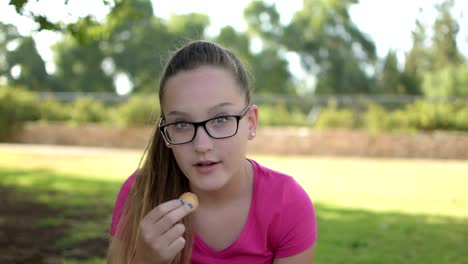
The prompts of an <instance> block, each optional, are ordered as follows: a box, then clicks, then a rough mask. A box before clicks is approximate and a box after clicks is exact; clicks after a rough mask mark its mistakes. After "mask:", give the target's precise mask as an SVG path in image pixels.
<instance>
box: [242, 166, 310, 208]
mask: <svg viewBox="0 0 468 264" xmlns="http://www.w3.org/2000/svg"><path fill="white" fill-rule="evenodd" d="M251 163H252V166H253V167H254V172H255V176H256V177H255V181H256V183H255V184H256V187H257V188H256V190H257V191H258V192H261V193H262V195H261V196H263V197H265V196H266V198H268V199H273V201H275V202H276V203H279V204H282V205H288V204H289V203H293V202H296V201H297V200H304V201H305V202H309V203H310V198H309V196H308V194H307V192H306V191H305V190H304V188H303V187H302V186H301V185H300V184H299V183H298V182H297V181H296V180H295V179H294V178H293V177H291V176H290V175H287V174H285V173H282V172H279V171H276V170H273V169H270V168H267V167H265V166H263V165H261V164H259V163H258V162H256V161H253V160H251Z"/></svg>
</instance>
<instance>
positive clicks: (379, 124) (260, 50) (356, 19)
mask: <svg viewBox="0 0 468 264" xmlns="http://www.w3.org/2000/svg"><path fill="white" fill-rule="evenodd" d="M467 11H468V2H467V1H464V0H432V1H422V0H421V1H416V0H414V1H403V0H398V1H397V0H395V1H384V0H373V1H372V0H361V1H358V0H341V1H338V0H289V1H282V0H278V1H273V0H269V1H267V0H264V1H247V0H241V1H228V2H226V1H214V0H200V1H187V0H174V1H156V0H154V1H151V0H86V1H85V0H82V1H77V0H37V1H36V0H10V1H2V2H1V3H0V142H1V143H0V263H103V262H104V259H105V252H106V249H107V243H108V226H109V224H110V220H111V214H112V208H113V202H114V199H115V196H116V195H117V192H118V190H119V188H120V186H121V184H122V182H123V181H124V180H125V179H126V177H128V175H130V174H131V173H132V172H133V170H134V169H135V168H136V167H137V166H138V162H139V160H140V157H141V155H142V154H143V149H144V147H145V145H146V143H147V140H148V136H149V134H150V133H151V129H152V127H153V126H154V125H155V121H156V120H157V118H158V117H159V105H158V99H157V82H158V78H159V74H160V72H161V71H162V67H163V66H164V63H165V61H166V60H167V58H168V57H169V55H170V52H172V51H173V50H175V49H176V48H177V47H180V46H182V45H183V44H184V43H187V42H188V41H190V40H195V39H208V40H212V41H215V42H217V43H219V44H221V45H223V46H225V47H228V48H230V49H232V50H234V51H235V52H236V53H237V54H238V55H239V57H240V58H241V59H242V61H243V62H244V63H245V64H246V65H247V66H248V68H249V70H250V72H251V75H252V77H253V86H254V88H255V96H254V101H255V103H256V104H257V105H259V107H260V129H259V131H258V136H257V138H256V139H255V140H254V141H252V144H251V145H250V146H249V155H250V156H251V157H253V158H255V159H257V160H259V161H260V162H262V163H264V164H265V165H267V166H270V167H272V168H275V169H278V170H282V171H284V172H286V173H289V174H291V175H292V176H294V177H295V178H296V179H297V180H298V181H299V182H300V183H301V184H302V186H304V188H305V189H306V191H307V192H308V194H309V195H310V197H311V199H312V200H313V201H314V204H315V205H316V207H317V214H318V221H319V243H318V244H317V247H318V248H317V257H316V263H468V262H467V259H468V254H467V252H466V250H465V248H464V247H465V246H466V245H467V244H468V197H467V195H466V190H467V189H468V162H467V159H468V133H467V131H468V18H467V17H466V14H465V13H466V12H467ZM272 142H273V143H272Z"/></svg>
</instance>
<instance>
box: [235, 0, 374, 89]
mask: <svg viewBox="0 0 468 264" xmlns="http://www.w3.org/2000/svg"><path fill="white" fill-rule="evenodd" d="M355 3H357V1H356V0H344V1H335V0H304V6H303V9H302V10H300V11H298V12H297V13H296V14H295V15H294V17H293V19H292V21H291V23H290V24H288V25H286V26H283V25H281V24H280V23H279V13H278V12H277V10H276V8H275V6H274V5H268V4H266V3H263V2H253V3H252V4H251V5H249V7H248V8H247V9H246V10H245V13H244V16H245V17H246V20H247V22H248V24H249V29H250V30H251V31H253V32H255V33H256V34H258V35H259V36H261V37H262V39H263V40H264V41H265V42H267V43H268V42H270V43H278V44H279V45H281V46H282V47H285V48H286V49H287V50H289V51H293V52H297V53H298V54H299V56H300V57H301V61H302V64H303V66H304V67H305V69H306V70H307V71H308V72H309V73H310V74H311V75H315V76H317V87H316V92H317V93H322V94H323V93H368V92H371V90H372V84H373V83H372V78H371V76H370V74H367V72H366V68H368V67H373V65H374V63H375V60H376V54H375V46H374V44H373V43H372V41H370V40H369V39H368V38H367V36H365V35H364V34H363V33H362V32H360V31H359V29H358V28H357V27H356V26H355V25H354V24H353V22H352V21H351V19H350V16H349V13H348V9H349V6H350V5H351V4H355Z"/></svg>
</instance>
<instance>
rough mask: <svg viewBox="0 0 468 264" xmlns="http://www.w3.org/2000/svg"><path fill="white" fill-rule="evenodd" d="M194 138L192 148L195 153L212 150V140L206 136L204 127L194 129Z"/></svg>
mask: <svg viewBox="0 0 468 264" xmlns="http://www.w3.org/2000/svg"><path fill="white" fill-rule="evenodd" d="M196 129H197V130H196V134H195V138H194V139H193V146H194V148H195V151H197V152H207V151H210V150H211V149H212V148H213V141H212V140H213V139H212V138H211V137H210V135H208V132H206V130H205V127H204V126H199V127H197V128H196Z"/></svg>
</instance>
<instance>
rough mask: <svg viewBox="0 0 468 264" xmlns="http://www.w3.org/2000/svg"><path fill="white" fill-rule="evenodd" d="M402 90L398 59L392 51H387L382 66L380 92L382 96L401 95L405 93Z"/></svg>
mask: <svg viewBox="0 0 468 264" xmlns="http://www.w3.org/2000/svg"><path fill="white" fill-rule="evenodd" d="M402 88H403V87H401V73H400V70H399V69H398V58H397V56H396V53H395V52H394V51H389V52H388V54H387V56H386V58H385V60H384V64H383V69H382V76H381V78H380V91H381V93H384V94H403V93H405V92H404V91H403V89H402Z"/></svg>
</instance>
